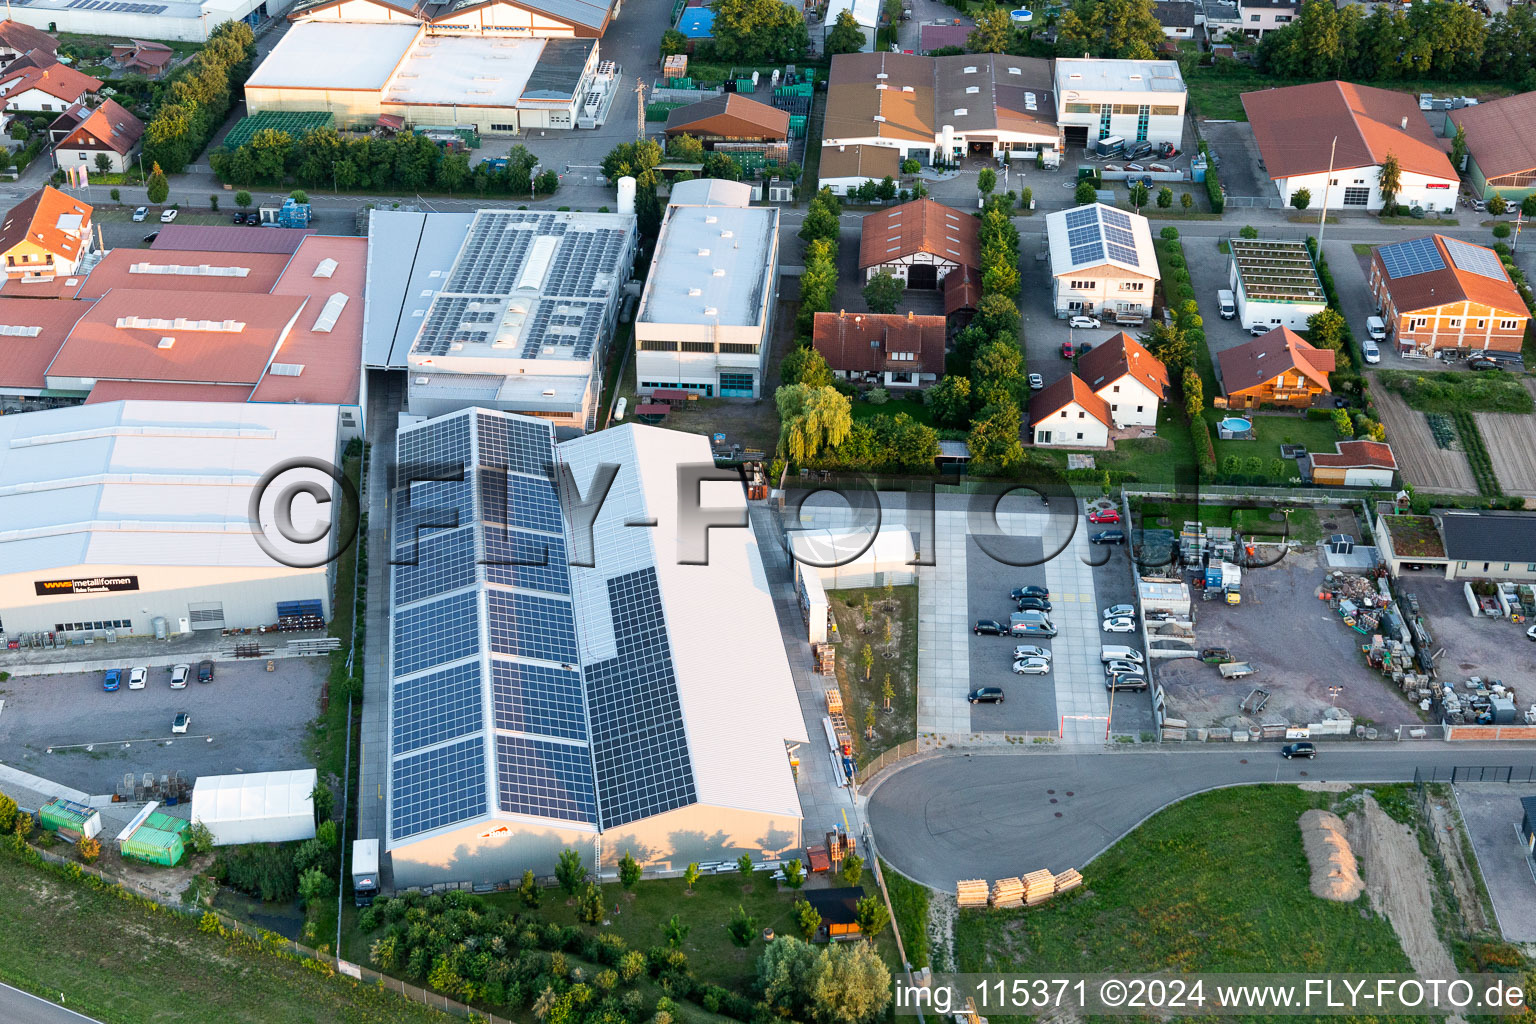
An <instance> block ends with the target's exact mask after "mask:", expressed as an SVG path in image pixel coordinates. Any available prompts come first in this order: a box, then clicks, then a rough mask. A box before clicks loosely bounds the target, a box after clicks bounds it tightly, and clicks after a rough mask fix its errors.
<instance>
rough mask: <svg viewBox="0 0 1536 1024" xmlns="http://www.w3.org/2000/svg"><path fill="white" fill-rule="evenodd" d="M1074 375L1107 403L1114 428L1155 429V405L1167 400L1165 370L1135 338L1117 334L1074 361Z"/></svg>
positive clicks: (1123, 333)
mask: <svg viewBox="0 0 1536 1024" xmlns="http://www.w3.org/2000/svg"><path fill="white" fill-rule="evenodd" d="M1077 375H1078V376H1079V377H1080V378H1082V380H1083V381H1084V382H1085V383H1086V384H1087V385H1088V388H1089V390H1090V391H1092V392H1093V393H1094V394H1096V395H1098V396H1099V397H1100V398H1102V399H1103V400H1104V401H1105V402H1107V403H1108V404H1109V418H1110V420H1111V422H1113V423H1114V425H1115V426H1116V427H1155V426H1157V409H1158V406H1159V405H1160V404H1161V403H1162V402H1163V400H1164V399H1166V398H1167V397H1168V368H1167V367H1165V366H1164V365H1163V364H1162V362H1161V361H1159V360H1158V359H1157V358H1156V357H1155V356H1153V355H1152V353H1151V352H1148V351H1147V349H1146V347H1145V346H1144V345H1142V343H1141V342H1139V341H1137V340H1136V339H1135V338H1133V337H1131V336H1130V335H1129V334H1126V333H1125V332H1124V331H1121V332H1120V333H1119V334H1117V335H1115V336H1114V337H1113V338H1110V339H1109V340H1108V341H1106V342H1105V343H1104V344H1102V345H1099V346H1098V347H1096V348H1093V349H1090V350H1089V351H1088V354H1087V355H1085V356H1083V357H1081V358H1080V359H1078V361H1077Z"/></svg>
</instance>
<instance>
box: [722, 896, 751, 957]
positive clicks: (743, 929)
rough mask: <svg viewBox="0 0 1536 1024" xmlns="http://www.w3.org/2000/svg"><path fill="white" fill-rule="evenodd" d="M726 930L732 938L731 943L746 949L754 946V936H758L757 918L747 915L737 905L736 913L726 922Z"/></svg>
mask: <svg viewBox="0 0 1536 1024" xmlns="http://www.w3.org/2000/svg"><path fill="white" fill-rule="evenodd" d="M725 930H726V932H727V933H728V934H729V935H730V937H731V942H733V943H734V944H736V945H737V946H740V947H741V948H742V949H746V948H747V947H748V946H750V945H752V936H754V935H756V934H757V918H755V917H753V916H752V915H751V914H749V913H747V912H746V910H745V909H744V908H743V907H742V906H741V904H739V903H738V904H737V905H736V913H734V914H732V915H731V919H730V920H729V921H727V922H726V924H725Z"/></svg>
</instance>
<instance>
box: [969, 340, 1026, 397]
mask: <svg viewBox="0 0 1536 1024" xmlns="http://www.w3.org/2000/svg"><path fill="white" fill-rule="evenodd" d="M1023 381H1024V355H1023V353H1021V352H1020V351H1019V345H1018V342H1016V341H1015V340H1014V339H1013V338H1011V337H1008V336H1006V335H999V336H998V338H997V339H996V340H994V341H991V342H988V343H987V344H986V345H984V346H982V348H981V350H980V351H978V352H977V353H976V356H975V358H974V359H972V360H971V386H972V388H973V389H974V390H975V392H976V400H977V401H978V402H980V403H981V404H982V405H993V404H995V403H997V402H1000V401H1007V400H1013V401H1017V399H1018V394H1019V389H1020V387H1021V386H1022V384H1023Z"/></svg>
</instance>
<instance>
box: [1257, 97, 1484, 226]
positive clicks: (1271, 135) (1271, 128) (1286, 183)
mask: <svg viewBox="0 0 1536 1024" xmlns="http://www.w3.org/2000/svg"><path fill="white" fill-rule="evenodd" d="M1243 109H1244V110H1245V111H1247V113H1248V121H1249V123H1250V124H1252V125H1253V137H1254V140H1255V141H1256V142H1257V143H1258V146H1259V154H1260V156H1262V157H1263V159H1264V167H1265V169H1266V170H1267V171H1268V172H1269V176H1270V178H1271V179H1272V180H1273V181H1274V183H1275V187H1276V189H1277V191H1278V192H1279V194H1280V199H1281V201H1282V202H1284V203H1285V204H1286V205H1287V206H1289V205H1290V203H1291V197H1292V196H1294V195H1295V194H1296V193H1297V192H1299V191H1301V190H1302V189H1306V190H1307V191H1308V192H1310V193H1311V194H1312V206H1311V208H1312V209H1314V210H1316V209H1320V208H1321V207H1322V206H1323V205H1324V203H1325V202H1326V204H1327V206H1328V209H1330V210H1380V209H1381V208H1382V196H1381V189H1380V187H1379V181H1380V172H1381V165H1382V163H1383V162H1385V161H1386V159H1387V156H1388V155H1389V154H1390V155H1391V156H1394V157H1396V158H1397V162H1398V166H1399V167H1400V168H1401V170H1402V183H1401V184H1402V187H1401V189H1400V190H1399V191H1398V193H1397V197H1396V198H1397V202H1398V204H1399V205H1401V206H1403V207H1413V206H1419V207H1422V208H1424V209H1425V210H1432V211H1438V212H1444V213H1454V212H1455V210H1456V194H1457V191H1458V189H1459V187H1460V184H1461V179H1460V178H1459V177H1458V176H1457V174H1456V171H1455V169H1454V168H1452V167H1451V161H1450V158H1449V157H1448V156H1446V151H1447V150H1448V149H1449V148H1450V141H1451V140H1450V139H1441V138H1437V137H1436V136H1435V133H1434V131H1433V130H1432V129H1431V128H1430V127H1429V122H1427V121H1425V120H1424V115H1423V114H1422V113H1420V112H1419V104H1418V101H1417V100H1415V99H1414V97H1412V96H1410V95H1409V94H1408V93H1405V92H1396V91H1393V90H1391V89H1376V88H1373V87H1371V86H1367V85H1351V84H1350V83H1348V82H1314V83H1312V84H1309V85H1292V86H1287V87H1285V88H1282V89H1264V90H1261V91H1259V92H1245V93H1243ZM1335 139H1337V140H1338V145H1337V147H1336V148H1335V146H1334V140H1335ZM1330 166H1332V168H1333V174H1332V180H1335V181H1337V182H1338V184H1336V185H1330V184H1329V182H1330V177H1329V172H1328V168H1329V167H1330ZM1325 193H1326V195H1325Z"/></svg>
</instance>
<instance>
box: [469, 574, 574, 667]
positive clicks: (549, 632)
mask: <svg viewBox="0 0 1536 1024" xmlns="http://www.w3.org/2000/svg"><path fill="white" fill-rule="evenodd" d="M486 611H487V613H488V615H487V617H488V618H489V620H490V623H489V624H490V638H489V639H490V648H491V650H492V651H494V652H495V653H497V654H509V655H513V656H515V657H523V658H533V659H536V660H539V661H552V662H556V663H557V664H562V665H574V664H576V661H577V657H576V623H575V621H574V619H573V618H572V616H571V603H570V602H569V601H562V600H556V599H554V598H548V597H534V596H532V595H529V594H517V593H510V592H508V591H505V590H489V591H486Z"/></svg>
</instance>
